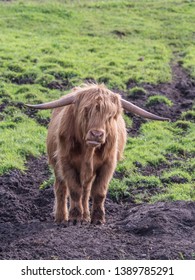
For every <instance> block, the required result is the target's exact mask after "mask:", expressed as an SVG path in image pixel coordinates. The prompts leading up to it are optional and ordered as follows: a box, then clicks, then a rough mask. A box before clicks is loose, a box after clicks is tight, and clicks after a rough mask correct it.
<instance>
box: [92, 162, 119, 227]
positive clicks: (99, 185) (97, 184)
mask: <svg viewBox="0 0 195 280" xmlns="http://www.w3.org/2000/svg"><path fill="white" fill-rule="evenodd" d="M115 166H116V160H114V159H113V161H112V159H110V160H109V161H107V162H106V163H104V165H103V166H102V167H101V168H100V170H98V172H97V176H96V179H95V181H94V183H93V185H92V190H91V197H92V214H91V223H92V224H103V223H105V209H104V202H105V199H106V194H107V190H108V184H109V182H110V180H111V178H112V175H113V172H114V169H115Z"/></svg>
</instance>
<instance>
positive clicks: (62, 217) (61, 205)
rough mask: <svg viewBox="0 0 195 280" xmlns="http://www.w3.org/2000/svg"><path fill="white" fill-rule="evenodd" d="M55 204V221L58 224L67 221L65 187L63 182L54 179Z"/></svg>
mask: <svg viewBox="0 0 195 280" xmlns="http://www.w3.org/2000/svg"><path fill="white" fill-rule="evenodd" d="M54 194H55V204H54V216H55V221H56V222H58V223H60V222H62V221H67V220H68V209H67V187H66V185H65V183H64V182H63V181H60V180H58V179H56V181H55V184H54Z"/></svg>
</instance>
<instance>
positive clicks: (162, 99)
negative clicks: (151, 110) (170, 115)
mask: <svg viewBox="0 0 195 280" xmlns="http://www.w3.org/2000/svg"><path fill="white" fill-rule="evenodd" d="M157 104H165V105H167V106H168V107H171V106H172V105H173V102H172V101H171V100H170V99H168V98H167V97H166V96H163V95H154V96H150V97H149V98H148V100H147V102H146V106H147V107H151V106H155V105H157Z"/></svg>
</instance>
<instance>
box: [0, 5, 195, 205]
mask: <svg viewBox="0 0 195 280" xmlns="http://www.w3.org/2000/svg"><path fill="white" fill-rule="evenodd" d="M194 18H195V2H194V1H184V0H166V1H163V0H158V1H154V0H150V1H145V0H140V1H135V0H131V1H123V0H121V1H119V0H115V1H111V0H108V1H92V0H91V1H86V0H83V1H69V0H68V1H62V0H55V1H51V0H47V1H46V0H42V1H38V0H29V1H20V0H16V1H9V2H8V1H0V26H1V28H0V174H3V173H5V172H7V171H9V170H10V169H12V168H18V169H22V170H24V169H25V162H26V160H27V158H28V156H29V155H34V156H39V155H40V154H43V153H45V137H46V128H45V127H43V126H41V125H39V124H38V123H37V122H36V121H35V120H32V119H31V118H29V117H28V116H27V115H26V114H25V109H24V108H22V107H21V106H19V105H18V103H20V102H22V103H39V102H44V101H50V100H52V99H54V98H59V97H60V96H61V95H63V94H64V91H63V90H57V89H52V86H51V85H52V83H56V84H57V85H59V87H60V88H61V89H70V88H71V87H73V86H74V85H78V84H80V83H82V82H84V81H86V80H96V81H97V82H104V83H105V84H106V85H107V86H108V87H109V88H111V89H114V90H115V89H117V90H123V91H124V92H126V93H127V94H129V95H131V96H133V97H135V98H139V94H140V93H141V94H143V95H145V96H146V97H147V92H145V91H143V89H142V84H143V83H150V84H158V83H164V82H171V81H172V73H171V63H172V61H175V60H177V61H178V62H180V63H181V64H182V65H183V67H184V68H186V69H187V70H188V71H189V73H190V74H191V75H192V76H193V77H195V60H194V57H195V56H194V52H195V49H194V30H195V21H194ZM132 81H133V82H135V83H136V84H138V87H136V88H134V89H132V90H129V87H128V85H129V83H130V82H132ZM153 98H154V97H153ZM153 101H154V100H153ZM158 101H159V99H158ZM148 102H151V100H149V101H148ZM159 102H163V103H166V104H167V105H168V106H171V105H172V104H171V103H170V100H167V99H165V97H161V100H160V101H159ZM5 103H6V104H8V106H7V107H6V108H5V109H3V108H4V107H3V105H2V106H1V104H5ZM194 114H195V113H194V108H193V109H192V110H190V111H188V112H184V113H183V115H182V116H181V120H179V121H178V122H177V123H162V122H147V123H145V124H143V125H142V127H141V134H140V135H139V136H137V137H133V138H129V139H128V141H127V146H126V150H125V156H124V161H122V162H120V163H119V165H118V167H117V171H118V172H119V173H120V174H121V176H122V179H121V180H118V179H113V180H112V182H111V185H110V192H111V193H112V195H113V196H116V197H117V198H118V199H119V198H120V197H123V196H127V195H128V194H130V195H131V193H132V191H134V192H135V200H136V201H142V200H143V199H146V200H147V199H148V201H154V200H158V199H167V200H175V199H187V200H189V199H192V200H194V188H193V186H194V183H195V178H194V175H193V170H192V167H193V166H194V160H193V158H194V155H195V146H194V143H195V126H194ZM36 116H37V117H39V118H41V119H48V118H49V116H50V111H39V112H37V113H36ZM125 121H126V124H127V126H128V127H131V126H132V122H131V120H130V119H129V118H128V117H127V116H125ZM181 163H182V164H181ZM161 164H164V165H167V166H170V168H171V169H170V172H169V171H168V170H167V169H166V170H165V171H164V173H163V172H161V173H159V174H158V175H156V174H154V176H146V175H143V174H142V170H144V168H147V167H148V166H154V167H155V168H156V169H157V170H158V168H159V166H160V165H161ZM139 166H141V167H139ZM167 168H168V167H167ZM176 173H177V175H178V174H179V176H180V177H182V178H185V180H186V181H185V182H184V183H174V182H173V181H171V178H172V175H173V174H176ZM147 177H148V178H147ZM166 178H167V180H168V181H167V182H165V181H166V180H165V179H166ZM163 179H164V180H165V181H163ZM181 181H182V180H181ZM143 187H145V188H146V190H148V191H149V193H147V191H146V193H145V194H144V195H142V191H143V190H142V188H143ZM136 188H137V189H138V191H137V192H136ZM151 188H156V189H157V190H158V192H159V194H157V193H156V194H154V196H151V194H150V190H151ZM139 189H140V192H139Z"/></svg>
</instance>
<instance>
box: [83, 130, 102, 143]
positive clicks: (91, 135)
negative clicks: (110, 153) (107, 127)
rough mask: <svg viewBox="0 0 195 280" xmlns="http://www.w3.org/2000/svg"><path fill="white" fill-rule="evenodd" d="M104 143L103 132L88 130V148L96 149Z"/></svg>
mask: <svg viewBox="0 0 195 280" xmlns="http://www.w3.org/2000/svg"><path fill="white" fill-rule="evenodd" d="M104 142H105V131H104V130H103V129H98V130H97V129H90V130H89V131H88V133H87V137H86V143H87V145H88V146H93V147H97V146H100V145H102V144H103V143H104Z"/></svg>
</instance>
